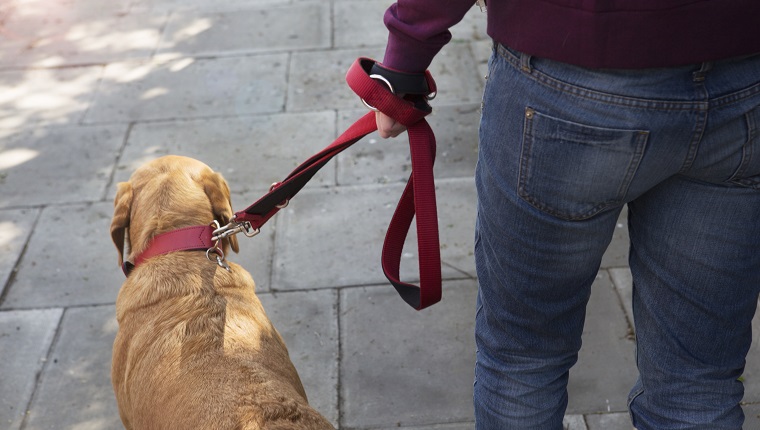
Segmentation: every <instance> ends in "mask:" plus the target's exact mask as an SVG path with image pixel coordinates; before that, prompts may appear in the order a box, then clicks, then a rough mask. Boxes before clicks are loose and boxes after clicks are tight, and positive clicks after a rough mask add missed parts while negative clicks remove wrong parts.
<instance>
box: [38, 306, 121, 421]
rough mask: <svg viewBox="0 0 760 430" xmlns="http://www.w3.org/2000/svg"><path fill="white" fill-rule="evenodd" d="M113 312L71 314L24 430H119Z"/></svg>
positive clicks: (77, 310)
mask: <svg viewBox="0 0 760 430" xmlns="http://www.w3.org/2000/svg"><path fill="white" fill-rule="evenodd" d="M115 313H116V311H115V308H114V306H95V307H83V308H74V309H67V310H66V312H65V314H64V316H63V320H62V322H61V332H60V337H59V339H58V340H57V341H56V343H55V347H54V349H53V352H52V354H51V359H50V360H48V362H47V364H46V365H45V370H44V372H43V374H42V376H41V377H40V382H39V386H38V389H37V393H36V394H35V396H34V401H33V402H32V404H31V406H30V408H29V414H28V418H27V422H26V425H25V427H24V428H25V429H28V430H36V429H82V430H102V429H121V428H123V427H122V425H121V421H120V419H119V412H118V409H117V407H116V398H115V397H114V394H113V389H112V388H111V349H112V347H113V340H114V337H115V336H116V330H117V324H116V318H115Z"/></svg>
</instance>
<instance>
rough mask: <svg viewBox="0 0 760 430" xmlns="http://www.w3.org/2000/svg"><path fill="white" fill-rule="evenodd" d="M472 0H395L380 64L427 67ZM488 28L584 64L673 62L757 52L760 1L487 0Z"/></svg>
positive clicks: (537, 52) (533, 50)
mask: <svg viewBox="0 0 760 430" xmlns="http://www.w3.org/2000/svg"><path fill="white" fill-rule="evenodd" d="M473 4H474V0H397V3H396V4H394V5H392V6H391V7H390V8H389V9H388V11H387V12H386V13H385V25H386V26H387V27H388V30H389V31H390V34H389V37H388V45H387V48H386V52H385V59H384V61H383V64H385V65H386V66H388V67H391V68H394V69H397V70H402V71H407V72H420V71H423V70H425V69H426V68H427V67H428V66H429V65H430V63H431V61H432V60H433V57H434V56H435V55H436V54H437V53H438V51H439V50H440V49H441V48H442V47H443V45H445V44H446V43H448V41H449V40H450V39H451V33H449V28H450V27H451V26H453V25H454V24H456V23H457V22H459V21H460V20H461V19H462V17H464V15H465V13H466V12H467V11H468V10H470V8H472V7H473ZM483 19H486V18H485V17H484V18H483ZM488 35H489V36H491V37H492V38H493V39H494V40H496V41H497V42H500V43H502V44H504V45H507V46H510V47H512V48H514V49H517V50H518V51H522V52H526V53H529V54H531V55H534V56H537V57H544V58H549V59H552V60H556V61H562V62H565V63H571V64H576V65H579V66H584V67H592V68H618V69H621V68H622V69H639V68H649V67H668V66H678V65H685V64H691V63H700V62H703V61H711V60H718V59H722V58H730V57H736V56H741V55H748V54H753V53H760V0H488Z"/></svg>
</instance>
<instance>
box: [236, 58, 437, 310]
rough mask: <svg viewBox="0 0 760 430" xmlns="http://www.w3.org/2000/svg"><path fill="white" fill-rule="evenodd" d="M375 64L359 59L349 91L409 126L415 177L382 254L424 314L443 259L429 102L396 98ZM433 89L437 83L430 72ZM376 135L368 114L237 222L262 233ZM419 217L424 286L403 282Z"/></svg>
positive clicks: (403, 292) (391, 276) (433, 299)
mask: <svg viewBox="0 0 760 430" xmlns="http://www.w3.org/2000/svg"><path fill="white" fill-rule="evenodd" d="M374 64H375V61H373V60H371V59H369V58H364V57H360V58H359V59H357V60H356V61H355V62H354V63H353V64H352V65H351V68H350V69H349V70H348V73H347V74H346V82H347V83H348V85H349V87H351V89H352V90H353V91H354V92H355V93H356V94H357V95H358V96H359V97H361V98H362V99H363V100H364V101H365V102H366V103H368V104H370V105H371V106H373V107H375V108H377V109H378V110H380V111H382V112H383V113H384V114H386V115H388V116H390V117H391V118H393V119H395V120H396V121H398V122H399V123H401V124H403V125H405V126H406V127H407V133H408V136H409V148H410V152H411V159H412V173H411V175H410V177H409V181H408V182H407V185H406V188H405V189H404V192H403V194H402V195H401V199H400V200H399V203H398V206H397V207H396V211H395V213H394V214H393V217H392V219H391V222H390V224H389V226H388V231H387V233H386V237H385V242H384V244H383V251H382V267H383V272H384V274H385V276H386V278H388V280H389V281H390V282H391V284H392V285H393V286H394V288H395V289H396V291H397V292H398V293H399V295H400V296H401V298H402V299H404V301H405V302H407V303H408V304H409V305H410V306H412V307H413V308H414V309H417V310H420V309H424V308H426V307H428V306H431V305H433V304H435V303H437V302H438V301H440V300H441V256H440V245H439V240H438V215H437V208H436V203H435V184H434V179H433V163H434V161H435V136H434V134H433V130H432V129H431V128H430V125H429V124H428V123H427V121H426V120H425V119H424V118H425V116H427V115H428V114H429V113H430V112H431V111H432V109H431V108H430V105H428V103H427V99H426V98H425V97H409V98H408V99H402V98H400V97H397V96H396V95H394V94H393V93H391V92H390V91H388V89H387V88H386V87H385V86H384V85H383V84H382V83H380V82H378V81H376V80H375V79H372V78H371V77H370V74H371V70H372V66H373V65H374ZM426 76H427V77H428V79H429V82H431V84H432V86H433V88H434V85H435V83H434V82H433V80H432V78H431V77H430V75H429V73H427V72H426ZM375 130H377V124H376V122H375V113H374V112H368V113H367V114H366V115H364V116H363V117H361V118H359V120H358V121H356V122H355V123H354V124H352V125H351V126H350V127H349V128H348V129H347V130H346V131H345V132H343V134H341V135H340V136H339V137H338V138H337V139H336V140H335V141H334V142H332V143H331V144H330V145H328V146H327V147H326V148H325V149H323V150H322V151H320V152H319V153H317V154H315V155H313V156H312V157H311V158H309V159H308V160H306V161H305V162H303V163H302V164H301V165H300V166H298V167H296V169H295V170H293V171H292V172H291V173H290V174H289V175H288V176H287V178H285V179H284V180H283V181H282V182H280V183H276V184H274V185H273V186H272V188H271V189H270V191H269V192H268V193H267V194H265V195H264V196H263V197H261V198H260V199H259V200H258V201H256V202H255V203H253V204H252V205H250V206H249V207H247V208H246V209H245V210H242V211H240V212H237V213H235V218H234V222H235V223H250V225H249V226H248V227H249V228H250V229H252V230H256V229H258V228H260V227H261V226H262V225H263V224H264V223H266V222H267V221H268V220H269V219H270V218H271V217H272V216H274V215H275V214H276V213H277V212H278V211H279V210H280V209H281V208H282V207H284V205H285V204H287V202H288V201H289V200H290V199H291V198H293V197H294V196H295V195H296V193H298V191H300V190H301V189H302V188H303V187H304V186H305V185H306V184H307V183H308V182H309V180H310V179H311V178H312V177H313V176H314V175H315V174H316V173H317V171H319V169H321V168H322V167H323V166H324V165H325V164H327V163H328V162H329V161H330V160H331V159H332V158H333V157H334V156H336V155H338V154H339V153H340V152H342V151H344V150H345V149H346V148H348V147H349V146H351V145H353V144H354V143H356V142H357V141H359V140H360V139H361V138H363V137H364V136H366V135H367V134H369V133H371V132H373V131H375ZM415 217H416V220H417V222H416V226H417V247H418V255H419V270H420V285H419V286H417V285H414V284H410V283H406V282H402V281H401V280H400V274H399V272H400V266H401V255H402V251H403V247H404V242H405V241H406V237H407V235H408V233H409V229H410V227H411V224H412V220H413V219H415Z"/></svg>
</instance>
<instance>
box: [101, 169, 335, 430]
mask: <svg viewBox="0 0 760 430" xmlns="http://www.w3.org/2000/svg"><path fill="white" fill-rule="evenodd" d="M232 216H233V212H232V207H231V203H230V190H229V187H228V185H227V183H226V182H225V180H224V178H222V176H221V175H220V174H219V173H216V172H214V171H212V170H211V169H210V168H209V167H208V166H207V165H205V164H204V163H202V162H200V161H198V160H194V159H192V158H187V157H180V156H165V157H161V158H159V159H156V160H154V161H151V162H149V163H147V164H145V165H143V166H142V167H140V168H138V169H137V170H136V171H135V172H134V173H133V174H132V176H131V177H130V179H129V181H128V182H121V183H119V184H118V188H117V192H116V197H115V199H114V214H113V219H112V221H111V238H112V240H113V242H114V244H115V245H116V248H117V250H118V253H119V264H122V263H123V260H124V256H125V252H126V256H127V260H133V259H134V258H135V257H136V256H139V255H140V254H141V253H142V252H143V251H145V250H146V249H147V248H148V247H149V245H150V243H151V241H152V239H153V238H154V237H155V236H157V235H159V234H161V233H165V232H168V231H172V230H176V229H180V228H183V227H189V226H198V225H201V226H203V225H209V224H211V223H212V222H213V221H214V220H216V221H218V222H219V223H220V224H221V225H226V224H227V223H228V222H229V221H230V219H231V218H232ZM125 247H126V250H125ZM219 248H220V249H221V251H223V252H224V253H225V254H226V253H227V252H228V251H229V250H230V248H231V249H232V250H233V251H235V252H238V243H237V241H236V239H235V237H234V236H232V237H229V238H226V239H222V243H221V244H220V245H219ZM211 255H212V256H216V255H217V253H212V254H211ZM210 260H211V259H209V258H208V257H207V255H206V253H205V252H203V251H202V250H201V251H181V252H170V253H166V254H163V255H157V256H154V257H151V258H148V259H146V260H145V261H144V262H142V263H141V264H140V265H139V266H138V267H135V268H134V270H133V271H132V272H131V273H130V274H129V276H128V277H127V280H126V281H125V282H124V284H123V285H122V287H121V289H120V291H119V295H118V298H117V301H116V319H117V321H118V324H119V330H118V333H117V335H116V340H115V341H114V345H113V362H112V369H111V379H112V383H113V388H114V392H115V394H116V400H117V404H118V407H119V414H120V416H121V420H122V422H123V423H124V426H125V427H126V428H127V429H128V430H131V429H149V430H160V429H177V430H188V429H204V430H217V429H218V430H227V429H230V430H232V429H235V430H254V429H278V430H291V429H309V430H311V429H316V430H321V429H334V427H333V426H332V424H330V422H329V421H328V420H327V419H325V418H324V417H323V416H322V415H320V414H319V413H318V412H317V411H316V410H315V409H314V408H312V407H311V406H310V405H309V403H308V401H307V398H306V393H305V391H304V388H303V385H302V383H301V380H300V378H299V376H298V373H297V372H296V369H295V367H294V366H293V363H292V362H291V360H290V358H289V355H288V350H287V348H286V346H285V343H284V341H283V339H282V337H281V336H280V334H279V333H278V332H277V330H276V329H275V328H274V326H273V325H272V322H271V321H270V320H269V318H268V317H267V315H266V313H265V312H264V308H263V307H262V304H261V302H260V301H259V299H258V297H257V296H256V294H255V284H254V281H253V279H252V277H251V275H250V274H249V273H248V272H247V271H246V270H245V269H243V268H242V267H241V266H239V265H237V264H234V263H231V262H230V263H228V265H229V270H225V268H223V267H221V266H222V264H217V261H210ZM133 261H134V260H133Z"/></svg>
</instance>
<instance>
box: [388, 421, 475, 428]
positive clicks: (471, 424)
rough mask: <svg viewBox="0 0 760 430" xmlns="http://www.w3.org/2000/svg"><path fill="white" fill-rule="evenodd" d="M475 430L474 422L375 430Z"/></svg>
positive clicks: (396, 426)
mask: <svg viewBox="0 0 760 430" xmlns="http://www.w3.org/2000/svg"><path fill="white" fill-rule="evenodd" d="M474 428H475V422H474V421H470V422H464V423H454V424H433V425H429V426H411V427H408V426H403V427H402V426H398V425H395V426H391V427H382V428H378V429H376V430H398V429H403V430H472V429H474Z"/></svg>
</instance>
